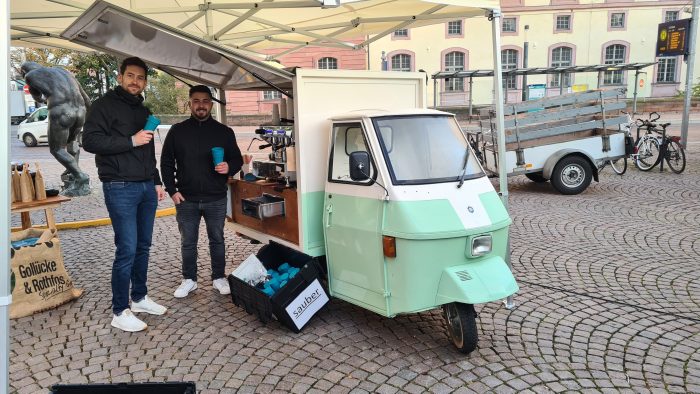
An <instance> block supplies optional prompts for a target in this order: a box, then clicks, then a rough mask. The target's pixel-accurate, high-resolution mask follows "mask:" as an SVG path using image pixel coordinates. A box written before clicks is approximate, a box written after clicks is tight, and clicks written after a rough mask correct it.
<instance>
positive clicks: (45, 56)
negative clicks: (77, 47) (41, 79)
mask: <svg viewBox="0 0 700 394" xmlns="http://www.w3.org/2000/svg"><path fill="white" fill-rule="evenodd" d="M71 53H73V51H70V50H68V49H49V48H17V47H13V48H11V49H10V68H11V73H12V76H11V77H12V78H14V79H22V73H21V68H20V67H21V66H22V63H24V62H36V63H39V64H41V65H42V66H46V67H55V66H63V67H65V66H67V65H68V64H69V63H70V55H71Z"/></svg>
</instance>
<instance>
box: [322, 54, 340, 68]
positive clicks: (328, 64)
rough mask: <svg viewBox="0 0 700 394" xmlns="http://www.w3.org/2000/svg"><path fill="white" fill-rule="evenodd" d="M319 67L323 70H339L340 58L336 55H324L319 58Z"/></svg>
mask: <svg viewBox="0 0 700 394" xmlns="http://www.w3.org/2000/svg"><path fill="white" fill-rule="evenodd" d="M318 68H319V69H321V70H337V69H338V59H336V58H334V57H322V58H320V59H318Z"/></svg>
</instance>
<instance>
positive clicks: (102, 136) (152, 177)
mask: <svg viewBox="0 0 700 394" xmlns="http://www.w3.org/2000/svg"><path fill="white" fill-rule="evenodd" d="M147 73H148V67H147V66H146V63H144V62H143V60H141V59H139V58H136V57H131V58H128V59H125V60H124V61H123V62H122V64H121V67H120V69H119V75H118V77H117V80H118V81H119V86H117V87H116V88H115V89H114V90H111V91H109V92H107V94H106V95H104V96H103V97H101V98H100V99H98V100H97V101H95V103H94V104H93V105H92V106H91V107H90V110H89V112H88V114H87V119H86V121H85V125H84V126H83V148H84V149H85V150H86V151H88V152H91V153H94V154H95V164H96V165H97V173H98V175H99V177H100V181H102V190H103V191H104V196H105V204H106V205H107V210H108V211H109V217H110V219H111V220H112V228H113V229H114V244H115V246H116V252H115V258H114V263H113V265H112V311H113V313H114V317H113V318H112V326H113V327H116V328H119V329H121V330H124V331H131V332H133V331H141V330H144V329H145V328H146V323H144V322H143V321H141V320H140V319H138V318H137V317H136V316H134V315H133V314H132V311H133V312H146V313H150V314H153V315H162V314H164V313H165V311H166V310H167V309H166V308H165V307H164V306H162V305H158V304H157V303H156V302H154V301H153V300H151V299H150V298H149V297H148V296H147V295H146V294H147V293H148V290H147V288H146V276H147V272H148V253H149V250H150V248H151V239H152V236H153V222H154V220H155V213H156V208H157V207H158V200H162V199H163V198H165V192H164V191H163V189H162V187H161V181H160V176H159V175H158V168H157V167H156V155H155V146H154V144H153V141H152V139H153V133H152V132H149V131H145V130H143V127H144V125H145V124H146V118H147V117H148V115H149V111H148V109H146V107H144V106H143V97H142V96H141V92H143V90H144V89H145V88H146V75H147ZM129 283H131V301H132V303H131V308H129Z"/></svg>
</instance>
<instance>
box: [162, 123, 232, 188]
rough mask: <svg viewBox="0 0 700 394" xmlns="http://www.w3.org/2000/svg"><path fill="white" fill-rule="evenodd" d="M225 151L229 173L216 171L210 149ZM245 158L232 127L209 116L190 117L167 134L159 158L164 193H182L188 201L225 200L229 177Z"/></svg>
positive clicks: (175, 125) (174, 126)
mask: <svg viewBox="0 0 700 394" xmlns="http://www.w3.org/2000/svg"><path fill="white" fill-rule="evenodd" d="M215 146H219V147H222V148H224V161H226V162H227V163H228V174H219V173H217V172H216V171H214V160H213V157H212V153H211V148H213V147H215ZM242 164H243V158H242V157H241V150H240V149H239V148H238V144H236V137H235V135H234V134H233V130H231V128H230V127H228V126H226V125H223V124H221V123H219V122H217V121H216V120H214V119H212V118H211V117H208V118H207V119H206V120H202V121H200V120H198V119H195V118H194V117H191V118H189V119H187V120H185V121H183V122H180V123H177V124H174V125H173V127H171V128H170V131H168V136H167V137H165V142H164V143H163V152H162V153H161V156H160V171H161V173H162V174H163V183H164V184H165V191H166V192H168V194H170V196H172V195H173V194H175V193H177V192H180V194H182V196H183V197H185V200H187V201H201V202H211V201H216V200H220V199H222V198H226V190H227V186H226V181H227V180H228V177H229V175H233V174H235V173H237V172H238V171H239V170H240V169H241V165H242Z"/></svg>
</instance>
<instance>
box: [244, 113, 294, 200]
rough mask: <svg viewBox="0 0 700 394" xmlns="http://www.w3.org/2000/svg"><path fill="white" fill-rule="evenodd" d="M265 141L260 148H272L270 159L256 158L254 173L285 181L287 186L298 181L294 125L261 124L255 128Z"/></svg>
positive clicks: (258, 175)
mask: <svg viewBox="0 0 700 394" xmlns="http://www.w3.org/2000/svg"><path fill="white" fill-rule="evenodd" d="M255 134H257V135H258V138H259V139H260V140H262V141H264V142H265V144H263V145H260V146H259V149H266V148H271V149H272V152H270V154H269V155H268V160H266V161H263V160H254V161H253V163H252V164H253V174H254V175H255V176H257V177H259V178H266V179H268V180H274V181H283V182H284V183H285V184H286V186H290V185H291V183H292V182H296V154H295V147H294V127H293V126H261V127H259V128H258V129H256V130H255Z"/></svg>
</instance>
